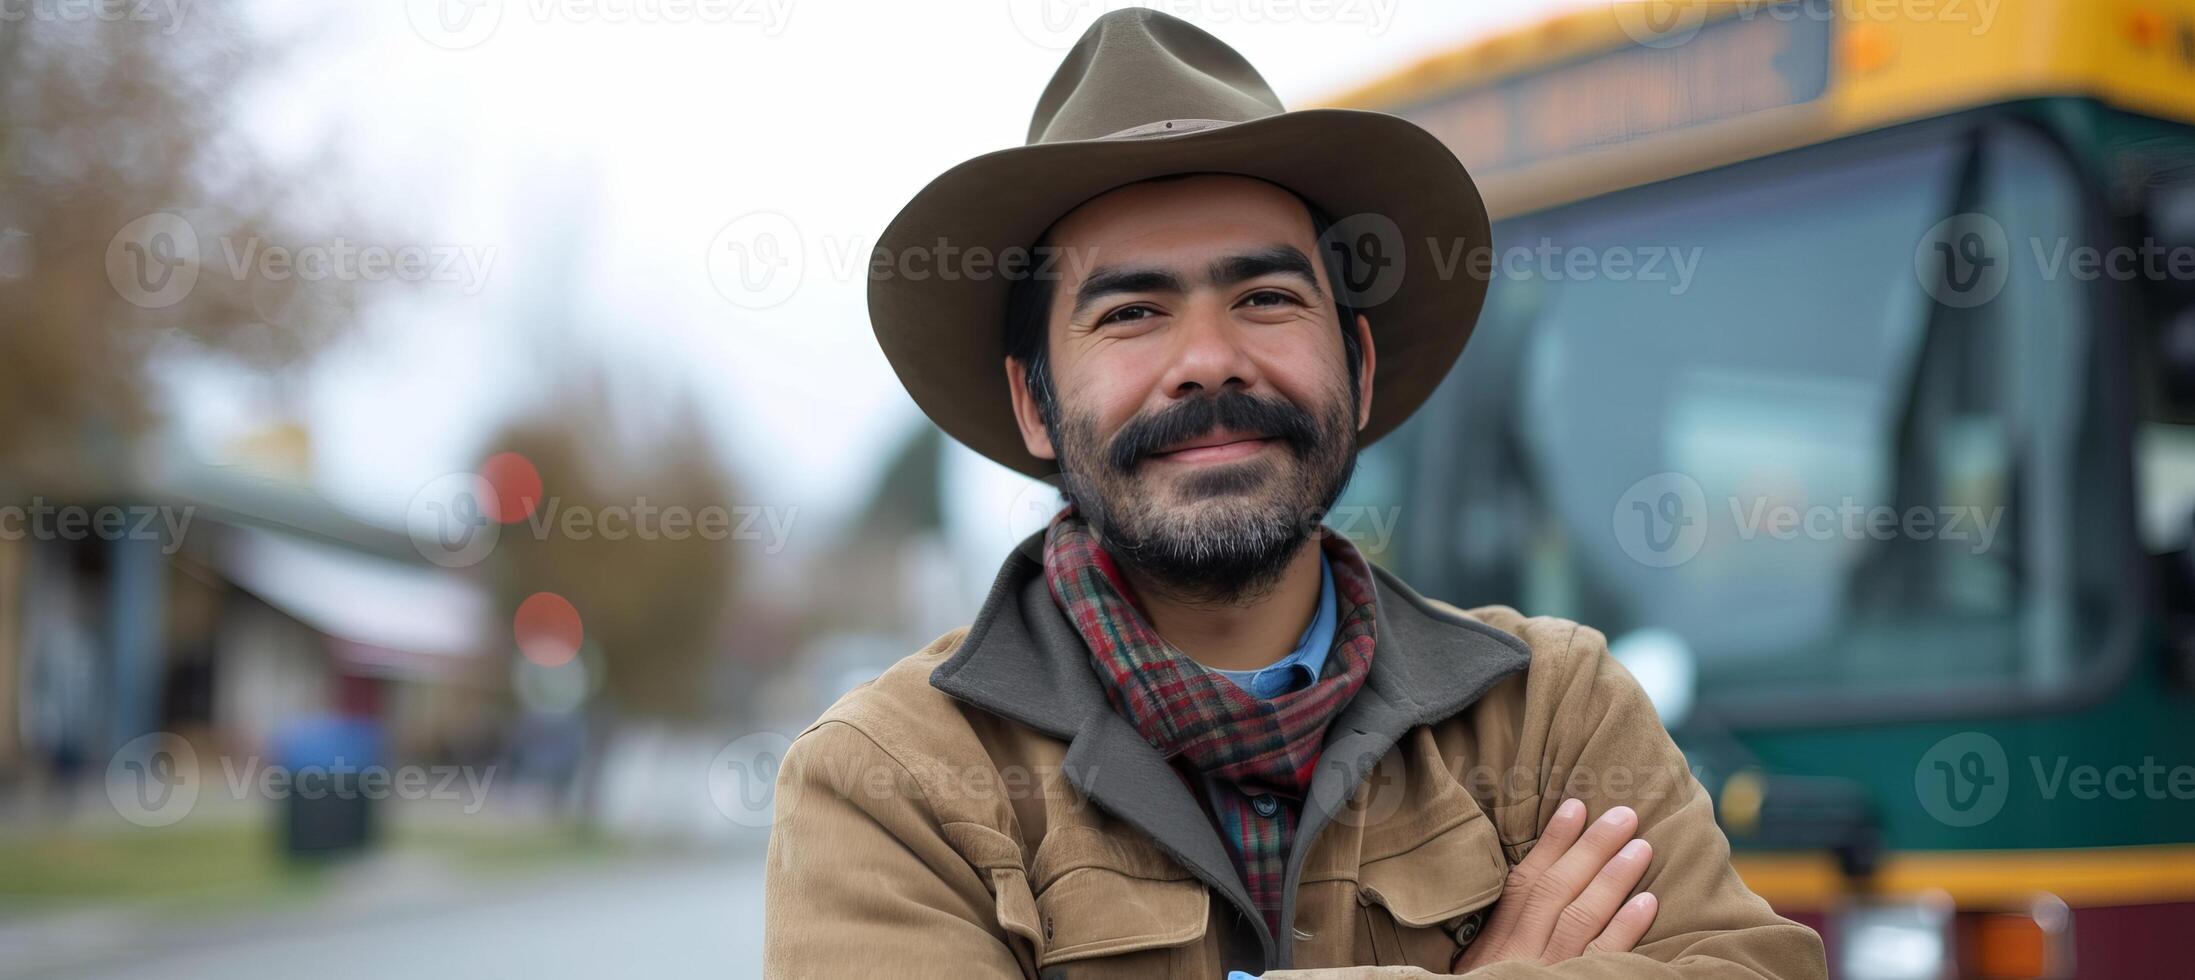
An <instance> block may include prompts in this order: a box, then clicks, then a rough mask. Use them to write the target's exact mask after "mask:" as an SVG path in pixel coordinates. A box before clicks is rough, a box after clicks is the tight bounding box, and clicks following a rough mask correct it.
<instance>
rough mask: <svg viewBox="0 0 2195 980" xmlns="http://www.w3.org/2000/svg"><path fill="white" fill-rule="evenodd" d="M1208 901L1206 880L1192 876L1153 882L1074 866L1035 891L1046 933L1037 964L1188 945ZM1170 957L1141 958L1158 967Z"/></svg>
mask: <svg viewBox="0 0 2195 980" xmlns="http://www.w3.org/2000/svg"><path fill="white" fill-rule="evenodd" d="M1210 903H1211V896H1210V894H1209V893H1207V892H1206V891H1205V890H1204V883H1203V882H1200V881H1197V880H1196V879H1194V878H1180V879H1173V880H1157V879H1151V878H1137V877H1134V876H1131V875H1126V874H1122V873H1120V872H1118V871H1114V870H1111V869H1108V868H1098V867H1085V868H1076V869H1074V870H1072V871H1068V872H1067V873H1065V874H1062V875H1060V876H1059V878H1057V879H1056V880H1054V881H1053V882H1052V883H1051V884H1049V885H1047V886H1046V887H1045V889H1044V891H1043V892H1041V893H1039V894H1038V895H1037V911H1038V914H1039V915H1040V916H1041V917H1042V922H1043V926H1042V931H1043V935H1044V946H1043V951H1044V952H1043V956H1042V958H1041V961H1040V962H1041V965H1042V966H1044V967H1046V968H1049V967H1051V966H1053V965H1055V964H1060V963H1072V962H1076V961H1081V960H1093V959H1099V958H1104V957H1124V956H1128V955H1129V954H1134V953H1143V952H1146V951H1153V950H1170V949H1175V948H1178V947H1185V946H1188V945H1190V944H1192V943H1195V942H1197V941H1198V940H1201V939H1203V938H1204V933H1205V929H1206V928H1207V926H1208V920H1209V918H1210V912H1211V907H1210ZM1170 958H1171V957H1167V956H1159V957H1145V958H1143V962H1145V963H1147V964H1149V965H1159V964H1163V963H1165V962H1166V961H1167V960H1169V959H1170ZM1123 965H1126V964H1123ZM1124 975H1126V974H1124Z"/></svg>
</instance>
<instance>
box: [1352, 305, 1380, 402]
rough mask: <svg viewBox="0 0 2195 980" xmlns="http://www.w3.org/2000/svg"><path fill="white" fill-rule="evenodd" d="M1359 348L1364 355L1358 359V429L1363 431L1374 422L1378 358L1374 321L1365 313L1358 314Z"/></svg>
mask: <svg viewBox="0 0 2195 980" xmlns="http://www.w3.org/2000/svg"><path fill="white" fill-rule="evenodd" d="M1357 348H1358V350H1360V351H1362V352H1363V356H1362V357H1359V358H1358V359H1357V429H1358V430H1359V431H1362V430H1363V429H1364V427H1365V426H1367V425H1370V424H1372V378H1373V375H1374V374H1375V372H1374V371H1373V364H1374V362H1375V361H1377V360H1378V356H1377V352H1376V351H1374V350H1373V349H1372V321H1371V320H1369V319H1366V318H1365V316H1364V314H1362V313H1359V314H1357Z"/></svg>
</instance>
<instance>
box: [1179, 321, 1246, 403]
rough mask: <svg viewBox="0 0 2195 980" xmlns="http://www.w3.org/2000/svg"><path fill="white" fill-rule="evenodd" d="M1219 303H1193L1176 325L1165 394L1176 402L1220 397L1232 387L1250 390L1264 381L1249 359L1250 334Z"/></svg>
mask: <svg viewBox="0 0 2195 980" xmlns="http://www.w3.org/2000/svg"><path fill="white" fill-rule="evenodd" d="M1218 306H1220V304H1218V303H1216V302H1215V303H1210V304H1207V303H1202V302H1199V303H1192V304H1191V305H1190V308H1189V310H1187V311H1186V315H1184V316H1183V317H1182V319H1181V320H1180V321H1179V322H1178V323H1177V324H1176V325H1175V330H1174V336H1175V346H1174V349H1173V351H1172V352H1171V353H1172V355H1173V356H1172V358H1171V360H1170V363H1169V366H1168V369H1167V370H1168V375H1167V378H1166V391H1167V393H1168V394H1169V395H1171V396H1172V397H1175V398H1186V397H1191V396H1194V395H1196V394H1197V393H1199V392H1207V393H1217V392H1219V391H1220V390H1222V389H1225V388H1227V387H1229V386H1232V387H1234V388H1237V389H1242V390H1248V389H1251V388H1255V387H1257V384H1258V382H1259V381H1260V380H1261V379H1260V377H1259V375H1258V368H1257V362H1256V361H1255V360H1254V359H1253V358H1252V357H1251V356H1250V350H1249V347H1248V344H1249V343H1250V342H1251V338H1250V337H1249V336H1248V334H1247V332H1246V331H1244V330H1243V329H1242V327H1241V326H1240V325H1239V324H1236V323H1235V322H1234V321H1233V319H1232V318H1230V317H1229V316H1227V311H1226V310H1225V309H1224V308H1214V307H1218Z"/></svg>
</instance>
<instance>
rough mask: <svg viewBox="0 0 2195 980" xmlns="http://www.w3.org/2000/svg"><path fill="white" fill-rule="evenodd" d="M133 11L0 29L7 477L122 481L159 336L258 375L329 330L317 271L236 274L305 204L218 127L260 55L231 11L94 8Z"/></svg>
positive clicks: (0, 339) (329, 297)
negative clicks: (229, 358) (312, 277)
mask: <svg viewBox="0 0 2195 980" xmlns="http://www.w3.org/2000/svg"><path fill="white" fill-rule="evenodd" d="M132 6H133V5H122V6H120V7H115V5H100V4H85V5H56V4H24V5H11V9H12V10H14V12H15V14H16V16H11V17H7V18H0V475H4V476H5V477H7V478H9V479H11V480H13V481H20V482H27V483H35V484H43V485H47V486H56V485H59V486H69V485H83V484H86V483H90V484H92V485H103V486H112V485H114V484H115V483H117V482H126V481H127V480H128V477H129V474H130V472H131V469H130V465H131V462H130V461H131V458H132V454H131V449H132V445H133V443H134V442H135V441H136V439H137V438H138V437H139V436H141V435H142V434H143V433H144V432H145V430H146V428H147V426H148V424H149V423H150V422H151V421H152V420H153V418H154V415H155V413H156V411H157V409H158V406H157V405H156V404H155V400H154V399H153V398H152V397H150V396H149V395H148V385H147V384H146V383H145V378H144V373H143V371H144V365H145V363H146V362H147V359H148V358H149V357H150V356H152V354H153V352H154V351H156V350H158V349H160V348H161V347H162V346H163V345H165V344H169V343H184V344H202V345H206V346H208V347H211V348H213V349H215V350H218V351H220V352H222V353H224V354H229V355H234V356H236V357H238V358H240V359H242V360H243V361H244V362H245V363H247V364H249V365H252V366H254V367H261V368H273V367H279V366H282V365H287V364H290V363H293V362H295V361H296V360H297V359H299V358H300V357H301V356H302V355H303V354H306V353H309V352H311V351H312V350H314V349H317V348H318V347H319V346H320V345H321V344H323V343H324V342H325V340H326V338H327V334H328V333H329V331H330V329H331V328H332V327H333V326H335V325H337V324H339V323H341V322H343V321H344V320H345V319H346V318H345V317H344V316H343V315H342V311H343V308H344V307H345V306H347V305H348V304H347V299H346V298H345V296H344V295H343V291H342V290H341V289H340V288H339V287H336V286H334V285H330V284H328V283H327V281H326V280H321V281H317V282H311V283H308V282H303V281H301V280H300V278H299V277H296V276H287V277H283V276H274V277H270V276H252V275H238V274H235V273H234V272H233V265H234V264H235V263H233V262H232V261H231V260H230V255H231V254H236V253H237V252H238V251H240V250H241V249H243V248H249V247H252V246H253V245H254V244H255V243H265V242H274V241H285V240H287V239H286V238H285V237H284V232H285V231H295V230H296V229H291V228H286V227H285V225H286V224H288V223H289V222H290V221H292V220H293V219H294V217H295V216H296V215H299V214H301V213H304V212H305V211H306V210H309V209H301V208H299V207H297V206H296V204H295V201H294V196H295V195H296V193H297V192H298V191H299V188H300V187H301V184H300V182H298V181H296V180H293V179H287V177H286V175H284V174H281V173H277V172H275V171H274V170H273V169H272V168H271V167H269V166H268V165H266V164H265V163H264V162H263V161H262V159H261V157H260V155H259V154H258V153H256V152H255V150H254V148H253V147H252V146H251V145H250V142H249V140H248V139H246V138H245V134H244V133H242V132H241V131H240V130H238V129H237V128H236V127H233V126H232V125H231V119H230V117H231V113H232V111H233V110H234V109H235V108H236V106H237V102H238V97H239V93H240V92H243V91H248V85H247V83H248V82H249V81H250V80H251V79H252V78H253V77H255V76H256V75H257V74H258V73H259V72H260V71H262V70H263V69H265V68H266V67H268V65H269V61H268V58H267V57H266V51H267V50H268V47H269V46H268V45H266V43H265V41H264V39H258V38H254V37H253V36H252V35H251V34H250V32H249V31H248V30H247V29H246V27H245V26H244V25H243V23H242V22H241V20H242V18H241V15H240V14H239V13H238V11H237V8H236V7H234V6H231V5H216V4H176V5H161V4H153V5H144V6H143V7H138V8H135V9H136V11H137V14H142V15H148V19H140V18H139V17H138V16H134V15H133V16H130V17H116V16H111V15H110V16H102V15H100V13H99V12H100V11H102V10H106V9H107V8H109V7H115V9H117V10H122V11H124V12H128V11H129V10H130V9H132ZM72 12H73V13H72ZM111 13H112V11H109V14H111Z"/></svg>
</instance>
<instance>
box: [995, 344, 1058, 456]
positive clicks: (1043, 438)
mask: <svg viewBox="0 0 2195 980" xmlns="http://www.w3.org/2000/svg"><path fill="white" fill-rule="evenodd" d="M1006 387H1007V389H1008V390H1010V391H1012V392H1013V395H1014V424H1015V425H1017V426H1019V427H1020V428H1021V445H1022V447H1023V448H1025V449H1027V450H1029V455H1031V456H1035V457H1036V458H1038V459H1058V458H1059V452H1058V451H1057V450H1055V449H1053V448H1052V430H1050V429H1048V428H1046V427H1045V425H1044V413H1043V412H1040V411H1038V410H1037V399H1036V396H1035V395H1033V394H1031V393H1030V392H1029V373H1028V371H1027V370H1025V369H1024V367H1023V366H1022V363H1021V360H1020V359H1019V358H1017V357H1015V356H1013V355H1012V354H1008V355H1006Z"/></svg>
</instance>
